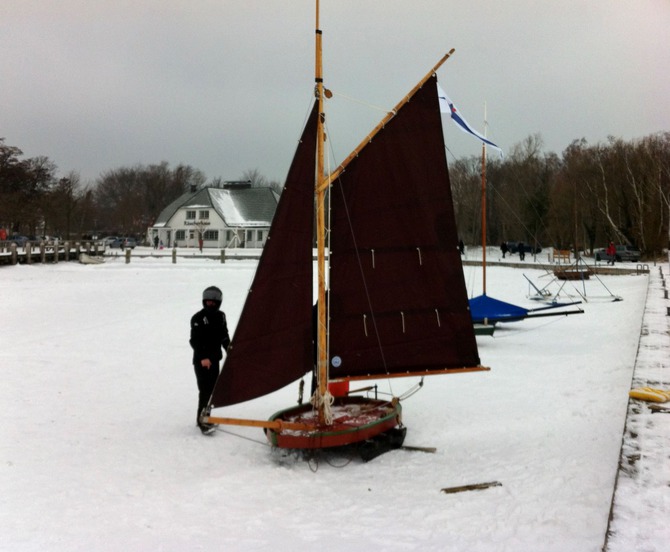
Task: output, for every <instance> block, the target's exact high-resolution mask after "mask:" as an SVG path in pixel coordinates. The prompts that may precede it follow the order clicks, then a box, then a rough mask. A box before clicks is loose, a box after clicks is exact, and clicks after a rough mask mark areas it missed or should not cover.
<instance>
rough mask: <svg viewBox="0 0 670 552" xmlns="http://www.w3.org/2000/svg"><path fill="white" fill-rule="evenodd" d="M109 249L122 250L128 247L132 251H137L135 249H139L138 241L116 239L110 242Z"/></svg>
mask: <svg viewBox="0 0 670 552" xmlns="http://www.w3.org/2000/svg"><path fill="white" fill-rule="evenodd" d="M109 247H112V248H113V247H119V248H121V249H125V248H126V247H128V248H130V249H135V247H137V241H135V238H114V239H113V240H112V241H111V242H109Z"/></svg>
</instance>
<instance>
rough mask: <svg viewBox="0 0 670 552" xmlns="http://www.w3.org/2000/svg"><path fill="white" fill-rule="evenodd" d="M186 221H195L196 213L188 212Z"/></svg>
mask: <svg viewBox="0 0 670 552" xmlns="http://www.w3.org/2000/svg"><path fill="white" fill-rule="evenodd" d="M186 220H195V211H186Z"/></svg>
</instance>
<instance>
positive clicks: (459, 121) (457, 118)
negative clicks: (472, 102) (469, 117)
mask: <svg viewBox="0 0 670 552" xmlns="http://www.w3.org/2000/svg"><path fill="white" fill-rule="evenodd" d="M437 96H438V98H439V99H440V111H441V112H442V113H449V115H451V120H452V121H454V123H455V124H456V126H458V128H460V129H461V130H462V131H463V132H467V133H468V134H472V135H473V136H474V137H475V138H478V139H479V140H481V141H482V142H484V143H485V144H488V145H489V146H491V147H492V148H495V149H497V150H498V151H499V152H500V155H501V157H502V154H503V151H502V149H501V148H500V147H498V146H496V145H495V144H494V143H493V142H491V140H489V139H487V138H485V137H484V136H482V135H481V134H479V132H477V131H476V130H474V129H473V128H472V127H471V126H470V125H469V124H468V122H467V121H466V120H465V119H464V118H463V117H461V114H460V112H459V111H458V109H456V106H455V105H454V102H452V101H451V100H450V99H449V96H447V93H446V92H445V91H444V90H442V87H441V86H440V85H439V84H438V85H437Z"/></svg>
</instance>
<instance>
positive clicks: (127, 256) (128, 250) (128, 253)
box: [126, 247, 132, 264]
mask: <svg viewBox="0 0 670 552" xmlns="http://www.w3.org/2000/svg"><path fill="white" fill-rule="evenodd" d="M131 251H132V250H131V249H130V247H128V248H127V249H126V264H130V252H131Z"/></svg>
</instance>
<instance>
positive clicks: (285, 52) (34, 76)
mask: <svg viewBox="0 0 670 552" xmlns="http://www.w3.org/2000/svg"><path fill="white" fill-rule="evenodd" d="M314 26H315V8H314V0H115V1H113V2H112V1H108V0H1V1H0V137H4V138H5V143H6V144H8V145H12V146H17V147H19V148H20V149H21V150H22V151H23V152H24V156H25V157H34V156H38V155H45V156H47V157H49V158H50V159H51V160H52V161H54V162H55V163H56V164H57V165H58V168H59V174H60V175H64V174H65V173H68V172H69V171H72V170H74V171H77V172H79V173H80V174H81V177H82V179H83V180H84V181H87V180H94V179H95V178H97V177H98V176H99V175H100V174H101V173H103V172H105V171H108V170H111V169H115V168H119V167H124V166H132V165H135V164H137V163H141V164H145V165H147V164H152V163H160V162H161V161H167V162H168V163H169V164H170V166H171V167H174V166H176V165H177V164H179V163H183V164H187V165H191V166H193V167H195V168H198V169H201V170H202V171H203V172H204V173H205V174H206V176H207V177H208V178H215V177H222V178H223V179H224V180H234V179H237V178H239V177H240V176H241V175H242V174H243V173H244V172H245V171H247V170H253V169H257V170H259V171H260V172H261V173H262V174H263V175H264V176H266V177H267V178H268V179H271V180H279V181H283V180H284V178H285V176H286V172H287V170H288V166H289V164H290V162H291V158H292V156H293V152H294V150H295V147H296V143H297V139H298V137H299V136H300V133H301V130H302V126H303V123H304V119H305V117H306V115H307V113H308V111H309V108H310V102H311V100H312V97H313V93H312V91H313V86H314ZM320 27H321V29H322V30H323V33H324V34H323V43H324V81H325V84H326V86H327V87H328V88H330V89H331V90H332V91H333V93H334V94H335V96H334V97H333V99H332V100H330V101H329V102H328V108H327V109H328V122H329V128H328V136H329V138H330V146H331V148H332V150H333V152H334V157H335V159H336V160H337V161H341V160H342V159H343V158H344V157H346V155H347V154H348V153H349V152H350V151H351V150H352V149H353V148H354V147H355V146H356V145H357V144H358V143H359V142H360V140H361V139H362V138H363V137H364V135H365V134H366V133H367V132H368V131H369V130H371V129H372V127H374V126H375V125H376V123H377V122H378V121H379V120H380V119H381V118H382V116H383V112H382V110H384V109H390V108H391V107H393V106H394V105H395V104H396V103H397V102H398V101H399V100H400V98H401V97H402V96H403V95H404V94H405V93H406V92H408V91H409V90H410V89H411V88H412V87H413V86H414V85H415V84H416V82H417V81H418V80H419V79H420V78H421V77H423V76H424V74H426V73H427V72H428V71H429V70H430V68H431V67H432V66H433V65H434V64H435V63H436V62H437V61H438V60H439V59H440V58H441V57H442V55H443V54H444V53H446V52H447V51H449V49H451V48H455V49H456V52H455V54H454V55H453V56H452V58H450V59H449V60H448V61H447V62H446V63H445V65H443V66H442V68H441V69H440V70H439V72H438V77H439V80H440V83H441V85H442V87H443V88H444V89H445V90H446V92H447V93H448V94H449V96H450V97H451V99H452V100H453V101H454V103H455V104H456V106H457V107H458V108H459V110H460V111H461V113H462V115H463V116H464V117H465V118H466V119H467V120H468V121H469V122H470V123H471V125H472V126H473V127H475V128H477V129H478V130H479V131H483V126H484V124H483V119H484V105H485V104H486V106H487V114H488V116H487V118H488V136H489V138H490V139H491V140H493V141H494V142H496V143H498V145H500V146H501V147H502V148H503V149H504V150H506V151H509V149H510V148H511V147H512V146H513V145H514V144H517V143H519V142H521V141H523V140H524V139H525V138H526V137H527V136H529V135H531V134H536V133H539V134H541V136H542V138H543V141H544V149H545V151H553V152H556V153H559V154H560V153H561V152H562V151H563V150H564V149H565V148H566V147H567V146H568V145H569V144H570V143H571V142H572V141H573V140H574V139H578V138H582V137H583V138H585V139H586V140H587V141H588V142H589V143H591V144H595V143H597V142H602V141H605V140H606V139H607V137H608V136H615V137H620V138H623V139H624V140H632V139H636V138H640V137H643V136H647V135H649V134H651V133H655V132H659V131H670V40H669V37H670V0H537V1H533V0H506V1H504V2H490V1H484V0H479V1H477V0H321V24H320ZM444 124H445V136H446V139H447V145H448V147H449V149H450V151H451V152H452V153H453V155H455V156H456V157H462V156H468V155H477V154H478V153H479V151H480V145H479V143H478V142H477V141H476V140H475V139H473V138H470V137H469V136H467V135H466V134H464V133H461V132H459V131H458V129H456V127H455V126H454V125H453V124H452V123H451V122H449V121H447V120H445V122H444ZM451 160H453V157H451V156H450V161H451Z"/></svg>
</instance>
